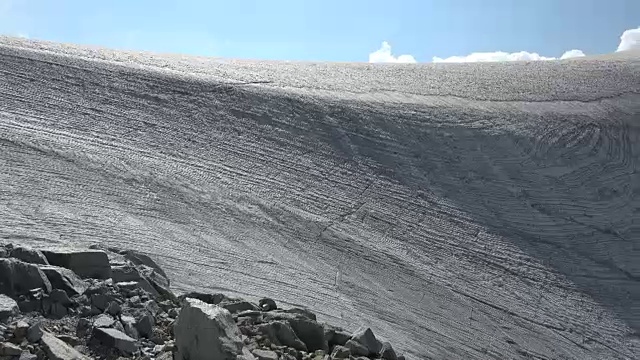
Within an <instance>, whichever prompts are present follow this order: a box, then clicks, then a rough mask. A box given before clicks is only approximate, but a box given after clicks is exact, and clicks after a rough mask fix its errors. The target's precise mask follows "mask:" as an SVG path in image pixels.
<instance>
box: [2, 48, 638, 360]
mask: <svg viewBox="0 0 640 360" xmlns="http://www.w3.org/2000/svg"><path fill="white" fill-rule="evenodd" d="M639 167H640V57H639V56H638V54H637V53H620V54H616V55H612V56H607V57H598V58H584V59H578V60H569V61H559V62H536V63H511V64H486V63H485V64H424V65H406V66H393V65H371V64H316V63H277V62H253V61H232V60H220V59H209V58H196V57H182V56H173V55H157V54H140V53H132V52H117V51H110V50H104V49H97V48H87V47H84V48H82V47H75V46H70V45H62V44H53V43H44V42H35V41H28V40H18V39H14V38H0V236H1V237H2V240H3V241H6V242H9V241H11V242H14V243H16V242H24V243H27V244H30V245H35V246H38V245H43V244H47V245H49V244H52V243H53V244H57V243H64V244H78V245H82V246H87V245H89V244H91V243H95V242H102V243H104V244H107V245H117V246H119V247H126V248H134V249H139V250H142V251H146V252H147V253H149V254H151V255H152V256H154V257H155V258H156V259H158V261H159V262H160V263H161V264H162V266H163V267H164V268H165V269H167V270H168V273H169V275H170V277H171V279H172V281H173V285H174V287H175V288H177V289H179V290H188V289H196V288H199V289H210V290H223V291H226V292H235V293H238V294H241V295H243V296H245V297H248V298H252V297H261V296H269V297H272V298H275V299H277V300H279V301H281V302H284V303H289V304H297V305H303V306H308V307H310V308H312V309H313V310H314V311H315V312H317V313H318V314H319V316H320V318H319V320H326V321H329V322H331V323H333V324H336V325H343V326H345V327H346V328H348V329H351V330H353V329H355V328H357V327H358V326H359V325H369V326H371V327H372V329H373V330H374V332H375V333H376V334H378V335H380V336H381V337H383V338H386V339H388V340H390V341H392V342H393V344H394V346H396V347H397V348H398V349H399V350H400V351H401V352H404V353H405V354H406V355H407V357H408V358H410V359H512V358H535V359H580V360H582V359H635V358H637V357H639V356H640V286H639V284H638V280H639V278H640V248H639V246H640V174H638V168H639Z"/></svg>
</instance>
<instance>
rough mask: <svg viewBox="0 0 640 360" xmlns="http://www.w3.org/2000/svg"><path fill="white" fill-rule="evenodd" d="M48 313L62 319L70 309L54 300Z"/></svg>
mask: <svg viewBox="0 0 640 360" xmlns="http://www.w3.org/2000/svg"><path fill="white" fill-rule="evenodd" d="M48 313H49V315H50V316H51V317H52V318H54V319H62V318H63V317H65V316H67V315H68V314H69V311H68V310H67V308H66V307H65V306H64V305H62V304H61V303H58V302H54V303H52V304H51V308H50V310H49V311H48Z"/></svg>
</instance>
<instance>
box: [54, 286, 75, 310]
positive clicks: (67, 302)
mask: <svg viewBox="0 0 640 360" xmlns="http://www.w3.org/2000/svg"><path fill="white" fill-rule="evenodd" d="M49 297H50V298H51V300H52V301H53V302H56V303H59V304H62V305H63V306H66V307H69V306H71V304H72V302H71V299H69V295H67V293H66V292H65V291H64V290H60V289H55V290H52V291H51V294H49Z"/></svg>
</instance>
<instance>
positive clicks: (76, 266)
mask: <svg viewBox="0 0 640 360" xmlns="http://www.w3.org/2000/svg"><path fill="white" fill-rule="evenodd" d="M42 253H43V254H44V256H45V257H46V258H47V260H48V261H49V263H50V264H51V265H55V266H61V267H63V268H67V269H70V270H73V271H74V272H75V273H76V274H78V276H80V277H81V278H83V279H86V278H93V279H109V278H110V277H111V266H110V264H109V257H108V256H107V253H105V252H104V251H101V250H74V249H51V250H43V251H42Z"/></svg>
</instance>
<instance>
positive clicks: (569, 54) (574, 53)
mask: <svg viewBox="0 0 640 360" xmlns="http://www.w3.org/2000/svg"><path fill="white" fill-rule="evenodd" d="M583 56H586V55H585V54H584V53H583V52H582V50H576V49H573V50H569V51H566V52H565V53H564V54H562V56H560V60H564V59H571V58H577V57H583Z"/></svg>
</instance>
